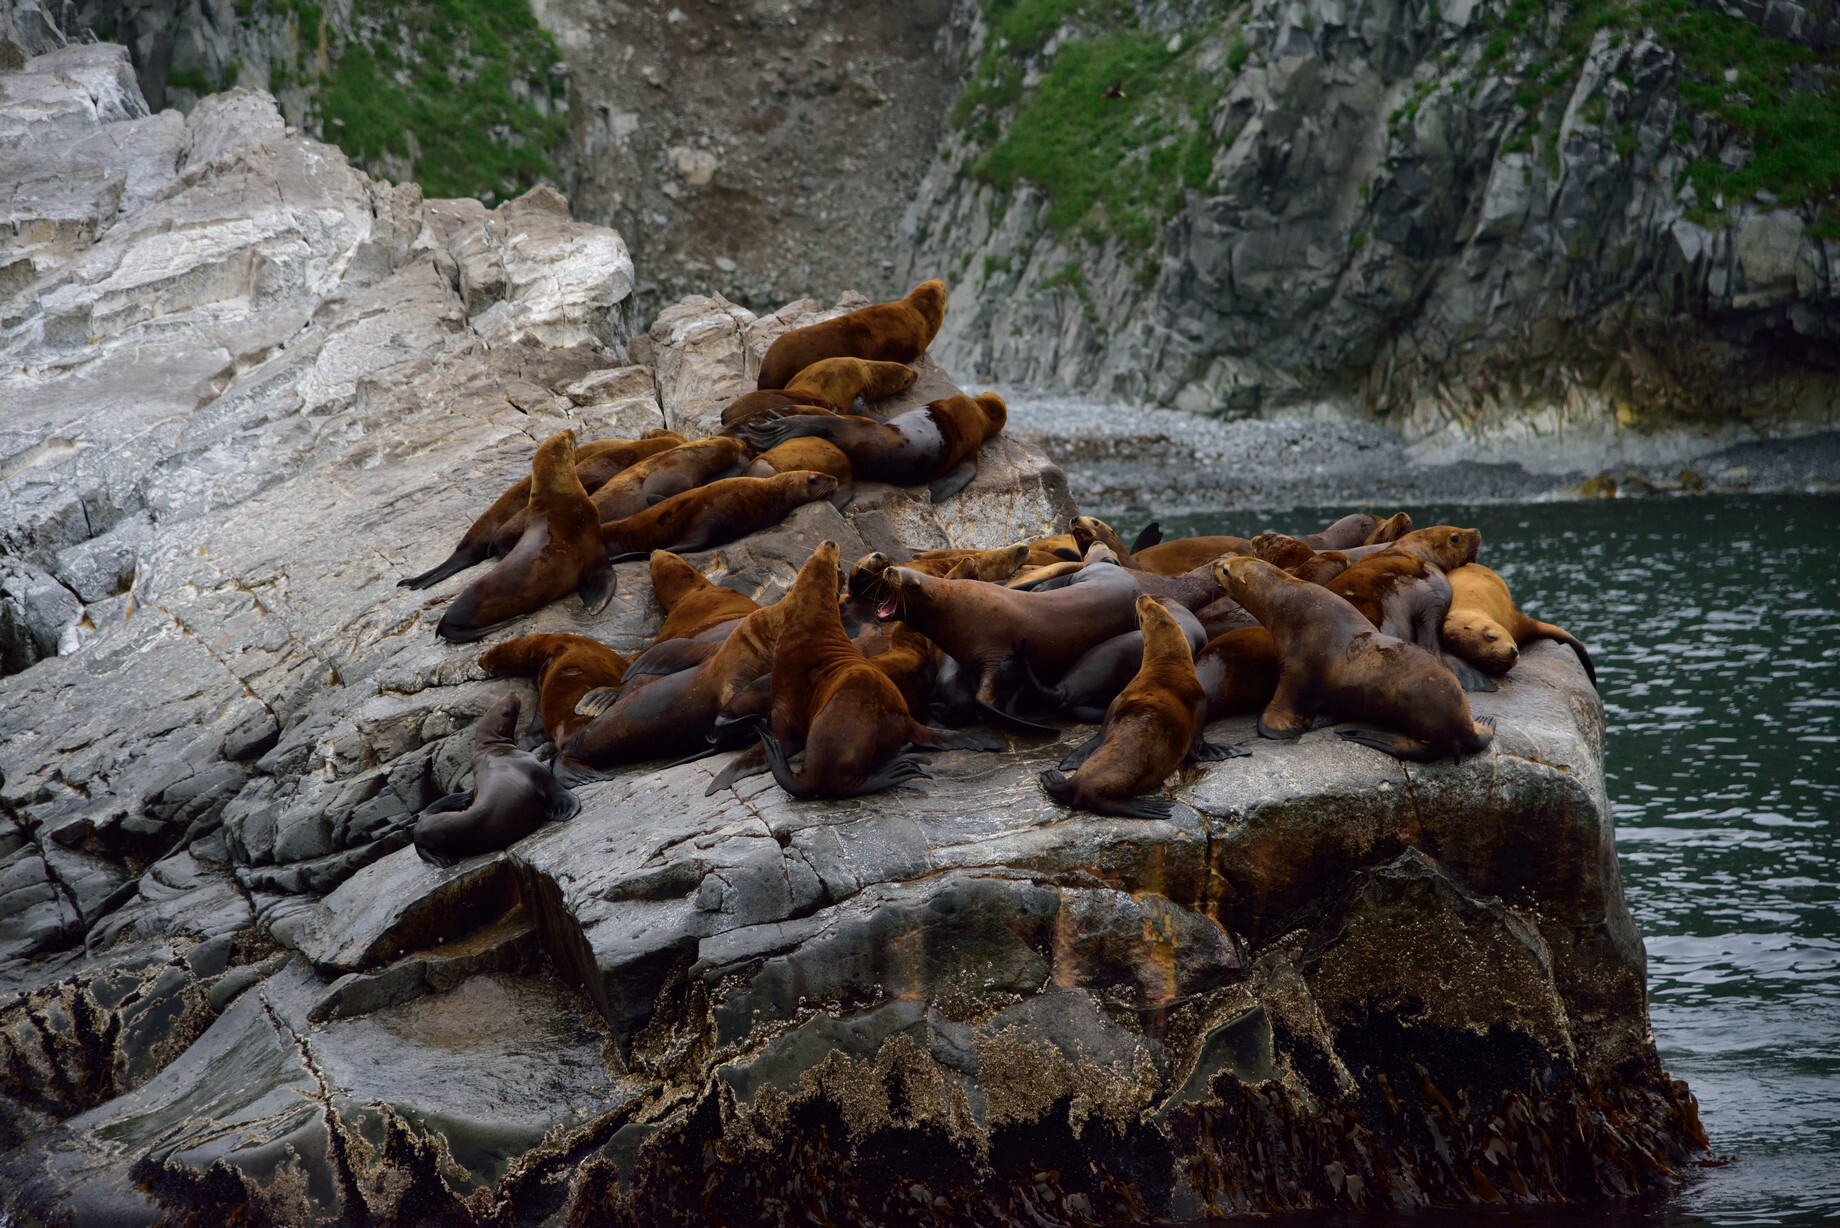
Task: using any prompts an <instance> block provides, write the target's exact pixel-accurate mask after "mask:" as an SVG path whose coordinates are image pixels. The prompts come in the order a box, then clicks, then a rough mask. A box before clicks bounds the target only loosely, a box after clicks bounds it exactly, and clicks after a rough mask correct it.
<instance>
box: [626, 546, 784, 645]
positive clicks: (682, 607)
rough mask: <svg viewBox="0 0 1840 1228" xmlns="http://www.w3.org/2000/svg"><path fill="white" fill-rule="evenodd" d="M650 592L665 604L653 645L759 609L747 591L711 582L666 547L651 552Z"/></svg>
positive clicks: (690, 636) (686, 636)
mask: <svg viewBox="0 0 1840 1228" xmlns="http://www.w3.org/2000/svg"><path fill="white" fill-rule="evenodd" d="M652 593H653V595H654V596H656V597H657V598H658V604H659V605H660V606H662V607H664V625H663V626H662V627H660V628H658V634H657V635H654V636H653V637H652V643H654V644H662V643H663V642H664V641H666V640H687V639H693V638H695V637H696V636H699V635H702V634H703V633H704V632H705V631H708V630H710V629H712V628H714V627H718V626H721V625H722V624H723V623H732V622H739V621H740V620H741V619H743V618H746V617H747V616H748V615H749V614H752V613H753V612H754V611H755V610H758V609H759V608H760V603H759V602H757V601H755V600H754V599H753V598H752V597H750V596H748V595H747V594H746V593H738V592H736V591H735V590H734V589H732V588H724V587H722V586H721V585H720V584H716V583H713V582H711V581H710V579H709V578H708V577H707V576H705V575H704V574H703V573H702V572H700V571H698V570H697V569H696V568H694V567H692V566H690V564H688V563H686V562H684V560H683V559H682V558H680V557H678V556H677V555H675V554H672V553H671V552H670V551H669V550H654V551H652Z"/></svg>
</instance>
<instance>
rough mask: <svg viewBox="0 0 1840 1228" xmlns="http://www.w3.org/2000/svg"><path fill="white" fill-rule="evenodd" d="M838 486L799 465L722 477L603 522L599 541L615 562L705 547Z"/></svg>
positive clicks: (768, 521) (748, 530)
mask: <svg viewBox="0 0 1840 1228" xmlns="http://www.w3.org/2000/svg"><path fill="white" fill-rule="evenodd" d="M836 489H837V479H836V478H834V477H831V476H830V475H829V474H826V473H808V472H806V471H804V470H802V469H795V470H793V471H792V472H791V473H782V474H778V475H776V476H774V477H770V478H723V479H722V480H721V481H719V482H711V483H710V484H709V485H707V486H699V487H697V488H696V489H695V490H687V491H685V492H684V493H683V494H681V495H673V496H671V497H670V498H669V499H666V500H665V501H664V502H662V503H657V504H654V505H652V506H651V507H648V508H646V509H645V510H644V511H643V512H639V513H638V514H636V515H633V516H628V517H627V518H626V519H624V520H616V521H614V522H613V523H611V524H603V525H602V526H601V541H602V542H603V543H604V544H605V546H606V549H607V555H608V557H609V558H611V559H613V560H614V561H616V562H618V561H621V560H624V559H630V558H634V557H639V556H645V555H649V554H651V552H652V551H654V550H670V551H674V552H676V553H680V554H688V553H690V552H691V551H695V550H708V549H710V548H711V547H713V546H721V545H725V544H727V543H728V542H732V541H735V540H736V539H738V538H742V537H746V536H747V535H748V534H749V533H753V532H755V531H757V530H759V529H764V528H767V527H768V526H770V525H776V524H778V523H779V522H780V521H782V520H784V519H785V518H786V517H787V516H788V515H790V514H791V513H792V511H793V510H794V509H796V508H800V507H803V506H804V505H805V504H807V503H816V502H817V501H818V500H819V499H828V498H830V497H831V495H832V494H833V493H834V492H835V491H836Z"/></svg>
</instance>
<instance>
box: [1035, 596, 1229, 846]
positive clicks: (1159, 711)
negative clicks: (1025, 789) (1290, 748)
mask: <svg viewBox="0 0 1840 1228" xmlns="http://www.w3.org/2000/svg"><path fill="white" fill-rule="evenodd" d="M1136 609H1137V620H1138V624H1139V628H1140V631H1141V633H1142V635H1143V664H1142V666H1141V667H1140V668H1139V669H1138V670H1137V675H1136V677H1134V678H1132V679H1131V681H1130V683H1129V684H1128V685H1127V686H1126V687H1125V688H1124V689H1123V690H1122V691H1120V692H1119V693H1118V695H1117V697H1116V698H1114V699H1113V700H1112V702H1111V705H1110V706H1109V707H1107V708H1106V710H1105V720H1104V723H1103V724H1102V725H1100V727H1099V732H1098V733H1097V734H1095V735H1094V736H1093V737H1092V739H1091V740H1089V741H1088V742H1086V743H1085V744H1084V745H1082V746H1080V747H1079V748H1077V749H1076V750H1074V751H1073V753H1071V754H1070V755H1068V756H1067V757H1066V758H1065V759H1063V760H1061V764H1060V769H1059V770H1058V771H1047V772H1043V773H1042V774H1041V783H1042V787H1043V788H1044V789H1046V790H1047V793H1048V796H1049V797H1052V798H1053V799H1054V800H1055V801H1057V802H1060V803H1061V804H1062V805H1065V806H1074V807H1077V808H1079V809H1081V810H1091V811H1093V812H1094V813H1096V814H1115V815H1120V816H1122V817H1124V818H1132V819H1167V818H1169V817H1170V816H1171V815H1172V814H1173V813H1174V810H1175V804H1174V803H1173V802H1167V801H1145V800H1143V798H1142V796H1141V795H1142V794H1145V793H1148V792H1150V791H1151V790H1152V789H1155V788H1158V787H1160V786H1161V785H1162V783H1163V781H1164V780H1165V779H1166V778H1167V777H1168V776H1169V774H1170V773H1171V772H1173V771H1175V770H1176V769H1177V768H1179V767H1181V766H1182V761H1183V760H1184V759H1188V758H1191V757H1192V758H1193V759H1194V760H1195V761H1196V762H1197V763H1207V762H1213V761H1215V760H1220V759H1226V758H1230V757H1232V756H1235V755H1244V754H1246V753H1247V752H1246V751H1243V750H1240V749H1239V748H1237V747H1233V748H1227V747H1220V746H1215V745H1214V744H1213V743H1211V742H1209V741H1208V740H1207V736H1206V729H1207V708H1208V700H1207V695H1206V693H1205V692H1203V690H1202V687H1201V682H1200V680H1199V679H1197V678H1196V677H1195V656H1194V649H1193V647H1192V646H1191V641H1190V639H1189V635H1188V633H1187V632H1186V631H1184V630H1183V628H1182V627H1181V626H1180V625H1179V624H1178V623H1177V622H1176V619H1175V618H1174V616H1173V615H1172V614H1171V613H1170V611H1169V610H1167V609H1165V608H1164V607H1163V606H1162V605H1161V604H1160V603H1158V601H1157V600H1156V598H1154V597H1149V596H1143V597H1139V598H1138V599H1137V607H1136ZM1067 771H1072V772H1073V775H1072V776H1064V775H1062V773H1063V772H1067Z"/></svg>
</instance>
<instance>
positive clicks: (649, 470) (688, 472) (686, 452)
mask: <svg viewBox="0 0 1840 1228" xmlns="http://www.w3.org/2000/svg"><path fill="white" fill-rule="evenodd" d="M746 458H747V449H746V448H745V447H744V446H742V443H741V441H740V440H738V439H729V438H726V437H724V436H721V435H713V436H711V437H710V438H708V439H696V440H692V441H691V442H689V443H686V444H683V445H681V446H680V447H676V448H672V449H671V450H670V451H669V452H660V453H658V454H657V455H656V456H648V457H646V458H645V459H644V460H642V461H640V462H639V463H638V464H636V465H634V466H632V468H630V469H628V470H626V472H624V473H622V474H620V475H619V476H617V477H615V478H613V479H612V480H610V481H609V482H608V483H607V484H606V485H605V486H603V487H601V488H600V489H599V490H597V491H595V492H594V494H593V496H592V497H593V499H594V506H595V508H596V509H597V510H598V511H599V512H600V517H601V523H602V524H609V523H611V522H612V521H615V520H624V519H626V518H627V517H628V516H636V515H638V514H639V513H640V512H643V511H644V510H645V509H646V508H648V507H653V506H655V505H657V504H659V503H662V502H664V501H665V500H666V499H669V498H670V497H671V496H672V495H681V494H683V493H684V492H685V491H687V490H694V489H696V488H697V487H699V486H701V485H703V484H704V483H705V482H708V481H711V480H712V479H715V478H718V477H720V476H721V475H722V474H724V473H727V472H729V471H730V470H732V469H734V468H736V467H737V466H739V465H740V464H741V463H742V461H744V460H745V459H746Z"/></svg>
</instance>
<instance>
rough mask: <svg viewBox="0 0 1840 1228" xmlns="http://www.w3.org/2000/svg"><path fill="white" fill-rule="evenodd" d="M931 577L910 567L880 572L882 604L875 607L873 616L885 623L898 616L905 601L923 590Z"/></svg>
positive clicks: (904, 605)
mask: <svg viewBox="0 0 1840 1228" xmlns="http://www.w3.org/2000/svg"><path fill="white" fill-rule="evenodd" d="M931 579H932V577H931V576H927V575H924V574H922V573H920V572H917V571H915V570H914V569H913V568H911V567H890V568H888V569H887V570H886V571H884V572H882V604H881V605H879V606H877V607H876V608H875V616H876V617H877V618H879V619H881V620H882V621H883V622H885V623H886V622H893V621H894V620H895V619H897V618H900V617H901V615H902V611H903V610H904V608H905V607H906V605H907V603H908V602H909V601H912V600H913V599H914V598H916V597H918V596H919V595H920V594H921V593H923V592H925V591H926V585H927V583H928V582H929V581H930V580H931Z"/></svg>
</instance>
